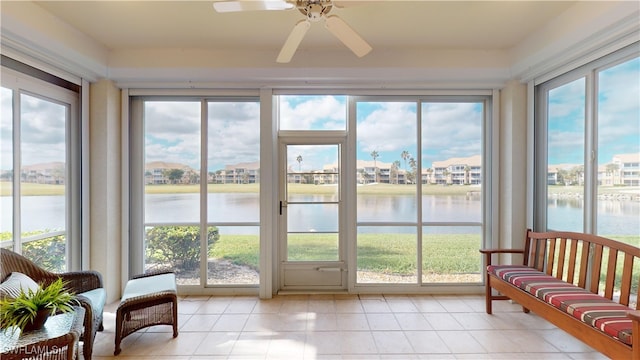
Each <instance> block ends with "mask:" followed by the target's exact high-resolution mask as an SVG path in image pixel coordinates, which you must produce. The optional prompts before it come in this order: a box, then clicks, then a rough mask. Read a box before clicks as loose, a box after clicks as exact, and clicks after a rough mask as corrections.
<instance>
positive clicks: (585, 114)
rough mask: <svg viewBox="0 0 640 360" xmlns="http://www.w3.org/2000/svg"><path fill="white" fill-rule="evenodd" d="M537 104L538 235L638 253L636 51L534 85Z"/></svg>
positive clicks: (639, 82) (639, 93)
mask: <svg viewBox="0 0 640 360" xmlns="http://www.w3.org/2000/svg"><path fill="white" fill-rule="evenodd" d="M636 48H637V47H636ZM537 101H538V105H537V109H538V110H539V111H538V113H537V121H536V124H537V128H536V140H537V141H536V144H537V148H536V154H537V155H539V156H538V159H542V160H544V161H538V162H537V163H536V169H537V177H536V179H537V186H536V191H537V192H536V194H537V195H538V196H536V201H537V211H536V213H535V215H536V218H535V219H534V220H535V224H536V227H537V228H538V229H541V230H546V229H552V230H567V231H578V232H583V231H584V232H589V233H594V234H599V235H603V236H607V237H611V238H614V239H618V240H621V241H625V242H629V243H631V244H634V245H635V246H640V202H639V201H638V199H640V58H639V57H638V53H637V50H634V49H632V48H627V49H623V50H620V51H618V52H617V53H614V54H612V55H610V56H608V57H605V58H602V59H600V60H597V61H595V62H593V63H591V64H588V65H586V66H584V67H582V68H580V69H576V70H575V71H572V72H570V73H568V74H566V75H563V76H560V77H558V78H556V79H553V80H550V81H548V82H546V83H543V84H541V85H539V86H538V87H537Z"/></svg>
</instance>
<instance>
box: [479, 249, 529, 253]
mask: <svg viewBox="0 0 640 360" xmlns="http://www.w3.org/2000/svg"><path fill="white" fill-rule="evenodd" d="M480 252H481V253H483V254H524V250H522V249H480Z"/></svg>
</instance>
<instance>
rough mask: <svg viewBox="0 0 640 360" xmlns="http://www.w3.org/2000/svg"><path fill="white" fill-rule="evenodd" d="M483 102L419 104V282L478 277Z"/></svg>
mask: <svg viewBox="0 0 640 360" xmlns="http://www.w3.org/2000/svg"><path fill="white" fill-rule="evenodd" d="M485 114H486V109H485V103H484V101H480V100H476V101H470V102H460V101H459V100H458V101H456V100H455V99H454V100H452V101H450V102H431V101H430V102H423V103H422V172H421V175H422V176H421V177H420V184H421V185H420V186H421V190H422V225H423V226H422V266H423V267H422V282H423V283H468V282H479V281H481V280H482V278H481V276H480V274H481V272H480V267H481V259H480V257H479V256H478V254H477V252H478V249H479V248H481V247H482V244H483V242H482V238H483V237H482V224H483V223H482V219H483V211H482V207H483V186H482V179H483V174H482V172H483V161H482V153H483V147H482V143H483V140H482V139H483V135H482V134H483V124H484V119H485Z"/></svg>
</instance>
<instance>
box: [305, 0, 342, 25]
mask: <svg viewBox="0 0 640 360" xmlns="http://www.w3.org/2000/svg"><path fill="white" fill-rule="evenodd" d="M297 7H298V10H300V12H301V13H302V14H303V15H305V16H306V17H307V20H309V21H311V22H317V21H320V19H322V17H323V16H325V15H326V14H328V13H329V11H331V8H332V7H333V5H332V3H331V0H306V1H300V0H299V1H298V4H297Z"/></svg>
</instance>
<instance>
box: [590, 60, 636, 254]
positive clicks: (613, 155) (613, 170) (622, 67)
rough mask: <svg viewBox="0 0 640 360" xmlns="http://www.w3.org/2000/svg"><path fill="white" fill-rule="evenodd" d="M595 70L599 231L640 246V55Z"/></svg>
mask: <svg viewBox="0 0 640 360" xmlns="http://www.w3.org/2000/svg"><path fill="white" fill-rule="evenodd" d="M597 76H598V77H597V81H598V94H597V102H598V105H597V108H598V131H597V133H598V175H597V179H598V181H597V185H598V186H597V211H596V224H597V232H598V234H600V235H603V236H607V237H611V238H613V239H617V240H621V241H627V242H630V243H632V244H635V245H636V246H640V236H639V235H640V201H638V199H639V198H640V58H639V57H635V58H632V59H627V60H624V61H622V62H621V63H619V64H615V65H613V66H611V67H607V68H605V69H603V70H602V71H599V72H598V75H597ZM639 266H640V265H639Z"/></svg>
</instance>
